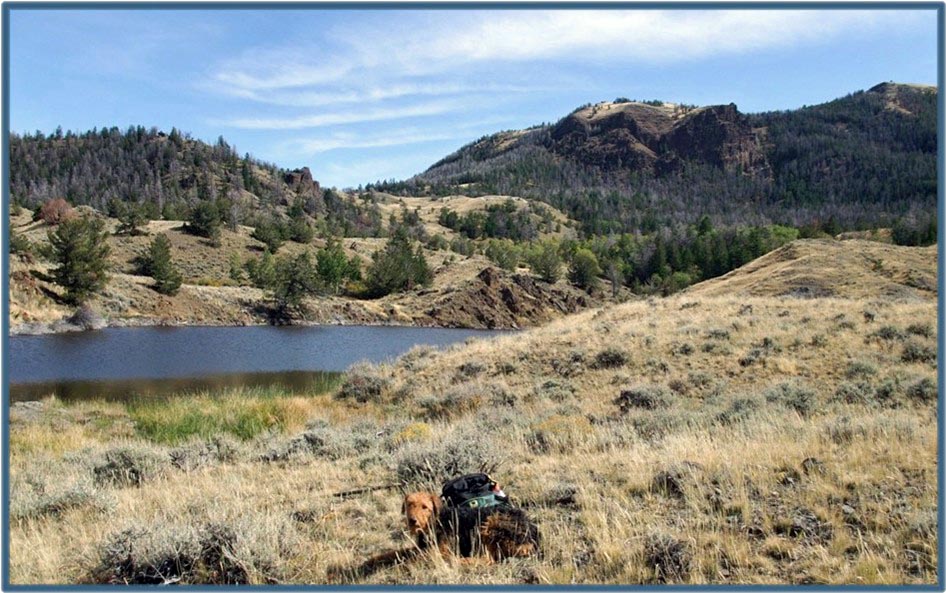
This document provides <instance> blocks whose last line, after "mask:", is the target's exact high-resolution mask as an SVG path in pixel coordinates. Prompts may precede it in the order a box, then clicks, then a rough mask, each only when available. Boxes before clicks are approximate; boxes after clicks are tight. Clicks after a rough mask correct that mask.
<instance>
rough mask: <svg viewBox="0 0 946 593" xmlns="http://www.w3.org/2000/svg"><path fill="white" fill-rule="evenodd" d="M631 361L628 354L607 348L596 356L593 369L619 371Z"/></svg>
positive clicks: (592, 365) (592, 364)
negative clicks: (618, 369)
mask: <svg viewBox="0 0 946 593" xmlns="http://www.w3.org/2000/svg"><path fill="white" fill-rule="evenodd" d="M630 361H631V357H630V356H628V354H627V352H624V351H623V350H620V349H618V348H613V347H611V348H605V349H604V350H602V351H601V352H599V353H598V354H596V355H595V359H594V361H593V362H592V363H591V367H592V368H595V369H617V368H621V367H623V366H625V365H626V364H627V363H629V362H630Z"/></svg>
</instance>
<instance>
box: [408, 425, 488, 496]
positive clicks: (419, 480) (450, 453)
mask: <svg viewBox="0 0 946 593" xmlns="http://www.w3.org/2000/svg"><path fill="white" fill-rule="evenodd" d="M503 457H504V451H503V448H502V439H501V438H498V437H497V436H496V435H493V434H489V433H487V432H484V431H482V430H478V429H461V430H456V431H454V432H452V433H450V434H449V435H448V436H446V437H445V438H443V439H440V440H438V441H428V442H424V443H412V444H410V445H407V446H405V448H404V449H403V451H402V452H401V454H400V455H399V456H398V458H397V465H396V467H397V469H396V475H397V480H398V482H400V483H401V484H402V486H403V487H404V488H405V489H430V490H434V491H437V492H439V491H440V489H441V487H442V486H443V483H444V482H445V481H447V480H449V479H451V478H455V477H457V476H461V475H463V474H469V473H474V472H479V471H486V472H490V471H492V470H494V469H495V468H496V466H497V464H498V462H499V460H500V459H502V458H503Z"/></svg>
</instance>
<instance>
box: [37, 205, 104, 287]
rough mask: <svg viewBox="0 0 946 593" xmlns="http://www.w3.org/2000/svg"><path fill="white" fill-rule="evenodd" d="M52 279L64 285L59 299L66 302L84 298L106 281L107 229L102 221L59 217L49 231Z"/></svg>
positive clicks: (84, 217)
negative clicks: (54, 227) (55, 264)
mask: <svg viewBox="0 0 946 593" xmlns="http://www.w3.org/2000/svg"><path fill="white" fill-rule="evenodd" d="M48 236H49V243H50V250H51V255H52V258H53V261H55V262H56V263H57V264H59V265H58V267H56V268H53V270H52V272H51V275H52V277H53V281H54V282H55V283H56V284H58V285H60V286H62V287H63V288H65V294H64V295H63V300H65V301H66V302H67V303H70V304H80V303H84V302H85V301H87V300H88V299H89V298H90V297H91V296H92V295H93V294H95V293H97V292H99V291H101V290H102V289H103V288H105V284H106V282H107V281H108V267H109V266H108V254H109V251H110V250H109V246H108V242H107V241H108V232H107V231H105V223H104V222H103V221H102V220H101V219H98V218H93V217H87V216H83V217H74V218H67V219H65V220H62V221H61V222H60V223H59V225H58V226H57V227H56V230H55V232H50V233H49V235H48Z"/></svg>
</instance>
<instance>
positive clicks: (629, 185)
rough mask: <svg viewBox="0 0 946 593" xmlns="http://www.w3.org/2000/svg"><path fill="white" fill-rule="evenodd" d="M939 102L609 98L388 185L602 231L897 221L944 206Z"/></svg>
mask: <svg viewBox="0 0 946 593" xmlns="http://www.w3.org/2000/svg"><path fill="white" fill-rule="evenodd" d="M936 98H937V90H936V88H935V87H929V86H924V85H916V84H901V83H890V82H885V83H880V84H878V85H875V86H873V87H871V88H870V89H869V90H866V91H858V92H855V93H851V94H849V95H847V96H845V97H841V98H839V99H835V100H833V101H829V102H826V103H822V104H818V105H812V106H804V107H802V108H800V109H795V110H786V111H769V112H762V113H754V114H751V113H750V114H746V113H742V112H740V111H739V110H738V107H737V106H736V105H735V104H732V103H730V104H726V105H711V106H703V107H696V106H688V105H680V104H674V103H664V102H662V101H629V100H626V99H618V100H615V101H604V102H600V103H596V104H589V105H584V106H581V107H579V108H578V109H575V110H573V111H572V112H571V113H569V114H568V115H566V116H564V117H563V118H561V119H560V120H559V121H558V122H556V123H552V124H542V125H539V126H534V127H531V128H527V129H523V130H506V131H502V132H498V133H496V134H491V135H487V136H484V137H482V138H479V139H478V140H475V141H473V142H471V143H468V144H466V145H464V146H463V147H461V148H460V149H458V150H456V151H454V152H453V153H451V154H449V155H446V156H445V157H444V158H442V159H440V160H438V161H437V162H436V163H434V164H433V165H432V166H431V167H429V168H428V169H427V170H425V171H424V172H423V173H420V174H418V175H416V176H414V177H412V178H409V179H407V180H404V181H402V182H395V183H381V184H378V186H377V187H379V188H382V189H384V190H385V191H390V192H392V193H399V192H405V193H406V194H407V195H419V194H423V193H425V192H426V193H434V194H442V193H450V192H458V191H460V190H462V191H464V192H466V193H470V194H476V193H479V192H482V193H503V194H510V195H522V196H523V197H530V198H536V199H540V200H543V201H546V202H548V203H549V204H551V205H553V206H555V207H557V208H559V209H562V210H563V211H565V212H567V213H568V214H569V216H572V217H573V218H576V219H578V220H579V221H580V222H581V223H582V224H583V227H584V230H585V231H586V232H588V233H590V234H600V233H606V232H614V231H618V232H635V231H640V232H647V231H648V230H649V229H648V227H653V226H654V225H653V224H650V223H648V219H649V218H654V217H656V218H657V219H659V220H658V222H657V224H656V226H657V227H662V226H673V225H675V224H678V223H681V222H682V223H687V224H691V223H693V222H695V221H696V220H698V219H699V218H700V217H701V216H702V215H709V216H711V217H713V218H714V221H715V222H717V223H719V224H745V223H751V224H764V223H771V222H778V223H785V224H792V225H795V226H802V225H806V224H825V223H826V222H828V221H830V220H832V219H833V220H834V221H835V222H837V223H839V224H840V225H841V226H842V227H843V228H844V229H846V230H859V229H863V228H870V227H877V226H892V225H893V224H894V222H895V221H896V220H898V219H900V218H903V217H908V218H917V217H919V218H923V217H928V215H929V212H931V211H932V210H933V208H934V207H935V200H936V166H935V159H936V156H935V155H936V112H937V106H936ZM650 230H653V229H652V228H650Z"/></svg>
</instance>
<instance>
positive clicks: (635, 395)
mask: <svg viewBox="0 0 946 593" xmlns="http://www.w3.org/2000/svg"><path fill="white" fill-rule="evenodd" d="M672 401H673V400H672V396H671V394H670V392H669V391H668V390H667V389H666V388H664V387H661V386H659V385H638V386H635V387H632V388H630V389H625V390H623V391H621V395H619V396H618V397H617V398H615V399H614V402H613V403H614V404H615V405H616V406H617V407H618V409H619V410H620V411H621V413H622V414H626V413H627V412H629V411H631V410H634V409H643V410H656V409H660V408H667V407H670V405H671V403H672Z"/></svg>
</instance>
